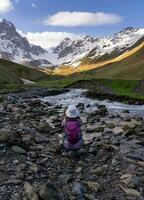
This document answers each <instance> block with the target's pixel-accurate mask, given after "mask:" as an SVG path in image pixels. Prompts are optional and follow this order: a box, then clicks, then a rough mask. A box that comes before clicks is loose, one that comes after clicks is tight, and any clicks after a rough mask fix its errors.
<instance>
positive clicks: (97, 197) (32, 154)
mask: <svg viewBox="0 0 144 200" xmlns="http://www.w3.org/2000/svg"><path fill="white" fill-rule="evenodd" d="M73 94H75V97H74V96H73ZM60 99H61V100H60ZM70 103H74V104H76V105H77V106H78V107H79V109H80V112H81V118H82V121H83V127H82V129H83V135H84V140H85V143H84V146H83V148H82V149H81V150H79V151H77V152H65V151H64V149H63V148H62V146H61V143H62V137H63V130H62V128H61V117H62V114H63V111H64V107H65V106H67V105H68V104H70ZM110 103H111V102H94V101H93V100H92V101H91V100H90V99H85V97H83V96H77V95H76V91H74V92H73V93H66V94H63V96H62V95H57V96H55V97H52V96H50V97H47V98H42V99H40V98H38V97H37V98H34V97H31V98H30V96H29V98H21V96H20V95H18V97H16V96H14V97H8V98H7V99H6V100H5V102H3V103H1V104H0V200H49V199H50V200H83V199H86V200H87V199H88V200H125V199H129V200H143V199H144V119H143V117H144V116H143V112H142V110H143V107H125V106H124V105H122V104H119V103H113V104H110ZM110 105H113V107H112V106H110ZM120 108H121V109H120ZM126 108H127V109H126ZM140 108H141V109H140Z"/></svg>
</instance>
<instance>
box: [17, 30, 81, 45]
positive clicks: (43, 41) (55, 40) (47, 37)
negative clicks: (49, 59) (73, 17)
mask: <svg viewBox="0 0 144 200" xmlns="http://www.w3.org/2000/svg"><path fill="white" fill-rule="evenodd" d="M17 31H18V32H19V33H20V35H21V36H22V37H26V38H27V39H28V41H29V42H30V43H31V44H35V45H40V46H41V47H43V48H45V49H48V48H51V47H55V46H57V45H58V44H59V43H60V42H61V41H62V40H63V39H64V38H66V37H69V38H71V39H78V38H80V37H81V35H80V34H74V33H69V32H36V33H32V32H28V33H23V32H22V31H21V30H17Z"/></svg>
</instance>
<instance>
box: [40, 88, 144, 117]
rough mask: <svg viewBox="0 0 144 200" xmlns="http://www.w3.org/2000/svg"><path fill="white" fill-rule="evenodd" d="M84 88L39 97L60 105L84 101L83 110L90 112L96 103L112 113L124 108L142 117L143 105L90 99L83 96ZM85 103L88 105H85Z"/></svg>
mask: <svg viewBox="0 0 144 200" xmlns="http://www.w3.org/2000/svg"><path fill="white" fill-rule="evenodd" d="M85 91H86V90H82V89H72V90H70V91H69V92H67V93H63V94H59V95H55V96H48V97H44V98H41V100H42V101H44V102H49V103H51V104H52V105H55V106H56V105H62V106H64V107H65V106H68V105H70V104H73V105H78V104H79V103H84V105H85V110H86V111H87V112H91V111H92V110H95V108H96V105H97V104H99V105H105V106H106V107H107V109H108V110H109V112H111V113H113V114H119V113H120V112H123V111H124V110H128V111H129V114H130V115H134V116H140V117H144V105H127V104H123V103H119V102H113V101H109V100H104V101H101V100H97V99H94V100H92V99H90V98H87V97H85V95H84V92H85ZM87 105H89V106H88V107H87Z"/></svg>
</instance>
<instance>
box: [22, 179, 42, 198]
mask: <svg viewBox="0 0 144 200" xmlns="http://www.w3.org/2000/svg"><path fill="white" fill-rule="evenodd" d="M24 192H25V196H26V197H27V199H28V200H39V197H38V194H37V192H36V190H35V188H34V187H33V186H32V185H31V184H30V183H28V182H26V183H25V185H24Z"/></svg>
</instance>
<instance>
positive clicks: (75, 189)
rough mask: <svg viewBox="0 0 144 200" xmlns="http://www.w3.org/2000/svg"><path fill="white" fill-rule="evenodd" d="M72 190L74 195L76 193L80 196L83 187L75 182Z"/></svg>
mask: <svg viewBox="0 0 144 200" xmlns="http://www.w3.org/2000/svg"><path fill="white" fill-rule="evenodd" d="M72 192H73V194H74V195H78V196H79V197H80V196H83V192H84V188H83V187H82V185H81V184H80V183H79V182H75V183H74V187H73V191H72Z"/></svg>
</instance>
